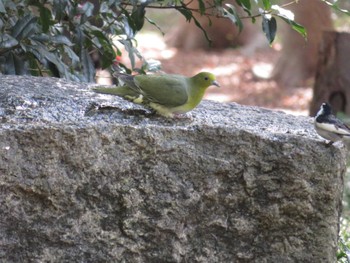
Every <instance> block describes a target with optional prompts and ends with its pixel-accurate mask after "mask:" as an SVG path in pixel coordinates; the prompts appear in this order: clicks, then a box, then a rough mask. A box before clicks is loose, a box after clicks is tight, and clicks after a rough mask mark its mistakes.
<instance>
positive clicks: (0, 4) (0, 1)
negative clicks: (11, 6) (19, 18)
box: [0, 0, 6, 14]
mask: <svg viewBox="0 0 350 263" xmlns="http://www.w3.org/2000/svg"><path fill="white" fill-rule="evenodd" d="M0 13H3V14H6V9H5V6H4V3H3V0H0Z"/></svg>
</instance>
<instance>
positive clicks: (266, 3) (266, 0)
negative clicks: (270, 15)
mask: <svg viewBox="0 0 350 263" xmlns="http://www.w3.org/2000/svg"><path fill="white" fill-rule="evenodd" d="M263 5H264V9H265V10H270V8H271V5H272V4H271V1H270V0H263Z"/></svg>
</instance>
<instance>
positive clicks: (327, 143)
mask: <svg viewBox="0 0 350 263" xmlns="http://www.w3.org/2000/svg"><path fill="white" fill-rule="evenodd" d="M333 143H334V142H333V141H329V142H326V147H327V148H328V147H331V146H332V145H333Z"/></svg>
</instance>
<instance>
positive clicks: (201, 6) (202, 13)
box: [198, 0, 205, 15]
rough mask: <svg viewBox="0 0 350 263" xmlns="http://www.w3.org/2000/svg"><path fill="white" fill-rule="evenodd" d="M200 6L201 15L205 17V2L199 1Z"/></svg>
mask: <svg viewBox="0 0 350 263" xmlns="http://www.w3.org/2000/svg"><path fill="white" fill-rule="evenodd" d="M198 5H199V13H200V14H201V15H204V13H205V4H204V2H203V0H198Z"/></svg>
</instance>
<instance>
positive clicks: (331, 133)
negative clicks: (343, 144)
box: [315, 103, 350, 145]
mask: <svg viewBox="0 0 350 263" xmlns="http://www.w3.org/2000/svg"><path fill="white" fill-rule="evenodd" d="M315 129H316V132H317V133H318V134H319V135H320V136H321V137H323V138H325V139H327V140H329V142H328V143H327V145H332V144H333V143H334V142H336V141H340V140H342V139H343V137H346V136H348V137H349V138H350V128H349V127H348V126H346V125H345V124H344V123H343V122H342V121H341V120H339V119H337V117H335V116H334V115H333V113H332V108H331V106H330V105H329V104H328V103H322V105H321V107H320V110H319V111H318V112H317V114H316V116H315Z"/></svg>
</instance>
